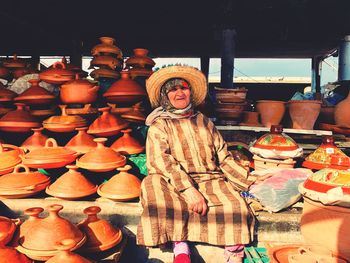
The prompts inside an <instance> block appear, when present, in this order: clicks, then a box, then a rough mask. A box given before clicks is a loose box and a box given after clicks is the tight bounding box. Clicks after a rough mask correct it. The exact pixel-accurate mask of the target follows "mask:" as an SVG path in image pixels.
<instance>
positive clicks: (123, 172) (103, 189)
mask: <svg viewBox="0 0 350 263" xmlns="http://www.w3.org/2000/svg"><path fill="white" fill-rule="evenodd" d="M130 169H131V166H130V165H126V166H125V167H120V168H118V171H119V173H118V174H116V175H114V176H113V177H112V178H111V179H109V180H108V182H106V183H103V184H101V185H100V186H99V187H98V190H97V193H98V194H99V195H100V196H102V197H105V198H108V199H111V200H114V201H128V200H131V199H134V198H137V197H139V196H140V191H141V181H140V179H139V178H137V177H136V176H135V175H133V174H131V173H129V172H128V171H129V170H130Z"/></svg>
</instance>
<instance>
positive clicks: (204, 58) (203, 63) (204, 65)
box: [201, 56, 210, 81]
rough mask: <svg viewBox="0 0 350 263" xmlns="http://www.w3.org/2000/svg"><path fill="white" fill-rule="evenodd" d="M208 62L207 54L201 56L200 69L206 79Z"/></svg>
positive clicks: (207, 76)
mask: <svg viewBox="0 0 350 263" xmlns="http://www.w3.org/2000/svg"><path fill="white" fill-rule="evenodd" d="M209 62H210V58H209V57H208V56H201V71H202V72H203V73H204V75H205V77H206V78H207V81H209Z"/></svg>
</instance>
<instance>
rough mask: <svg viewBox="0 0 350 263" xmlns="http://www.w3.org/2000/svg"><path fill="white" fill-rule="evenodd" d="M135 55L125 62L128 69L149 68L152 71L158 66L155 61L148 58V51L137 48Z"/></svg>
mask: <svg viewBox="0 0 350 263" xmlns="http://www.w3.org/2000/svg"><path fill="white" fill-rule="evenodd" d="M133 51H134V55H133V56H131V57H130V58H128V59H127V60H126V61H125V65H126V66H127V67H134V68H148V69H151V68H153V67H154V65H155V64H156V63H155V62H154V60H153V59H151V58H150V57H148V56H147V55H148V50H147V49H145V48H135V49H134V50H133Z"/></svg>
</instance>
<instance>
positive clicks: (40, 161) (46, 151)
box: [23, 138, 78, 169]
mask: <svg viewBox="0 0 350 263" xmlns="http://www.w3.org/2000/svg"><path fill="white" fill-rule="evenodd" d="M77 157H78V153H77V152H75V151H72V150H69V149H67V148H65V147H60V146H58V145H57V142H56V140H55V139H53V138H49V139H47V140H46V142H45V146H44V147H43V148H40V149H35V150H33V151H31V152H29V153H27V154H26V155H25V156H24V158H23V164H25V165H27V166H28V167H31V168H44V169H45V168H46V169H51V168H59V167H64V166H66V165H67V164H70V163H72V162H74V160H75V159H76V158H77Z"/></svg>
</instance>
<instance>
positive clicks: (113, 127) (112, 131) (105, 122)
mask: <svg viewBox="0 0 350 263" xmlns="http://www.w3.org/2000/svg"><path fill="white" fill-rule="evenodd" d="M98 110H99V111H100V112H102V114H101V115H100V116H99V117H98V118H97V119H96V120H94V122H93V123H91V125H90V126H89V129H88V131H87V133H89V134H93V135H95V136H107V137H108V136H113V135H116V134H118V133H119V132H120V130H122V129H124V128H126V127H127V126H128V125H129V123H128V122H126V121H125V120H123V119H122V118H120V117H118V116H115V115H113V114H111V113H110V111H111V108H110V107H105V108H100V109H98Z"/></svg>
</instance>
